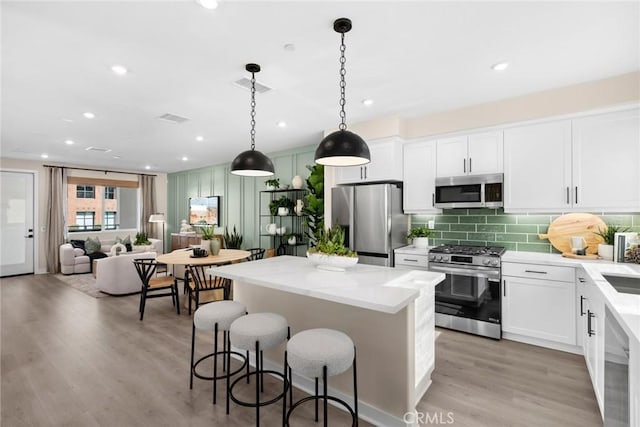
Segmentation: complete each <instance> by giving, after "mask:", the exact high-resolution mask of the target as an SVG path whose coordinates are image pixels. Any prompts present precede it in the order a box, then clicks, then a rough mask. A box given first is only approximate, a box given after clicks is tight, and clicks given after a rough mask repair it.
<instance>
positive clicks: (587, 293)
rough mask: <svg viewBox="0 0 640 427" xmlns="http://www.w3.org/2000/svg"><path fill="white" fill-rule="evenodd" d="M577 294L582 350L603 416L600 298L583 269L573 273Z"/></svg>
mask: <svg viewBox="0 0 640 427" xmlns="http://www.w3.org/2000/svg"><path fill="white" fill-rule="evenodd" d="M576 277H577V283H576V289H577V292H578V294H579V297H580V299H579V301H580V302H581V305H580V307H578V311H577V313H578V320H579V322H580V323H581V324H582V326H581V328H579V330H581V332H582V348H583V351H584V359H585V362H586V364H587V369H588V371H589V376H590V377H591V383H592V384H593V390H594V391H595V395H596V400H597V401H598V406H599V407H600V414H604V298H603V296H602V295H601V294H600V290H599V289H598V287H597V286H596V285H595V283H593V282H592V281H591V279H590V278H589V276H588V275H587V274H586V273H585V272H584V270H582V269H579V270H578V271H577V274H576Z"/></svg>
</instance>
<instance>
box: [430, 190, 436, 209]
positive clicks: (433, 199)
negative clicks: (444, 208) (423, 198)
mask: <svg viewBox="0 0 640 427" xmlns="http://www.w3.org/2000/svg"><path fill="white" fill-rule="evenodd" d="M435 205H436V193H431V207H434V206H435Z"/></svg>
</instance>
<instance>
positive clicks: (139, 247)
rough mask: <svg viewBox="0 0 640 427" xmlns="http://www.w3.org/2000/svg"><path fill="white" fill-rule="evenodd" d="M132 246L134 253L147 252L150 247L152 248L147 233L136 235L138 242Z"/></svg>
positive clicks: (141, 232)
mask: <svg viewBox="0 0 640 427" xmlns="http://www.w3.org/2000/svg"><path fill="white" fill-rule="evenodd" d="M132 246H133V250H134V251H146V250H147V249H148V248H149V246H151V242H150V241H149V239H148V238H147V233H145V232H144V231H140V232H138V233H136V240H134V242H133V245H132Z"/></svg>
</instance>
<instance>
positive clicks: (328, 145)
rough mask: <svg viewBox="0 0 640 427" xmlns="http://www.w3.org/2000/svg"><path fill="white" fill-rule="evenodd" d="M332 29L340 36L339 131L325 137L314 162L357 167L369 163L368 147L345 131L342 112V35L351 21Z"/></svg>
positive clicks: (344, 117)
mask: <svg viewBox="0 0 640 427" xmlns="http://www.w3.org/2000/svg"><path fill="white" fill-rule="evenodd" d="M333 29H334V30H335V31H336V32H337V33H340V34H341V36H342V37H341V38H342V42H341V44H340V119H341V122H340V126H339V130H337V131H335V132H333V133H331V134H329V135H327V136H326V137H325V138H324V139H323V140H322V141H321V142H320V145H318V148H316V155H315V161H316V163H319V164H321V165H326V166H358V165H364V164H367V163H369V162H370V161H371V154H370V153H369V147H368V146H367V143H366V142H364V140H363V139H362V138H360V137H359V136H358V135H356V134H355V133H353V132H350V131H348V130H347V123H346V122H347V114H346V113H345V111H344V105H345V103H346V100H345V89H346V86H347V83H346V81H345V78H344V76H345V74H346V73H347V71H346V69H345V67H344V64H345V62H347V60H346V58H345V55H344V51H345V49H346V46H345V44H344V34H345V33H347V32H349V30H351V20H350V19H347V18H339V19H336V20H335V22H334V23H333Z"/></svg>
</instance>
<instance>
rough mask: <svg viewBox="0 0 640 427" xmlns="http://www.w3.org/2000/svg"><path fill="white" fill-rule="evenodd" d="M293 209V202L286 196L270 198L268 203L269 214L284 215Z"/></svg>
mask: <svg viewBox="0 0 640 427" xmlns="http://www.w3.org/2000/svg"><path fill="white" fill-rule="evenodd" d="M292 209H293V202H292V201H291V199H289V198H288V197H287V196H281V197H280V198H279V199H275V200H272V201H271V202H270V203H269V210H270V211H271V215H274V216H275V215H280V216H285V215H289V212H291V210H292Z"/></svg>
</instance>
